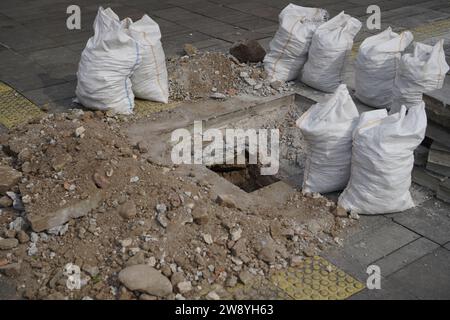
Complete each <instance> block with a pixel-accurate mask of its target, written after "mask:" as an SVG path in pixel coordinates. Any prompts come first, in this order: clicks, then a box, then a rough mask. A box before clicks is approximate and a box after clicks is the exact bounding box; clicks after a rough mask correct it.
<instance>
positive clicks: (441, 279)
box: [388, 248, 450, 299]
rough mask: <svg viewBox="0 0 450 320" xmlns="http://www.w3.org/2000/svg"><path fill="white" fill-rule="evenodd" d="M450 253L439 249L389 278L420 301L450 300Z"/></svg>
mask: <svg viewBox="0 0 450 320" xmlns="http://www.w3.org/2000/svg"><path fill="white" fill-rule="evenodd" d="M449 266H450V251H448V250H446V249H444V248H439V249H437V250H435V251H434V252H432V253H430V254H428V255H426V256H424V257H422V258H420V259H419V260H417V261H415V262H413V263H411V264H409V265H408V266H406V267H404V268H403V269H400V270H399V271H397V272H396V273H394V274H392V275H391V276H389V277H388V279H393V280H395V281H396V282H398V283H400V284H401V285H402V286H407V288H408V291H409V292H411V293H413V294H414V295H415V296H417V297H418V298H420V299H450V267H449Z"/></svg>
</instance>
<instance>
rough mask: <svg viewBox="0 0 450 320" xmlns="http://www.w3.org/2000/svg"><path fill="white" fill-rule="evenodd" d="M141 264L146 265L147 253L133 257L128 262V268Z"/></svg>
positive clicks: (138, 253)
mask: <svg viewBox="0 0 450 320" xmlns="http://www.w3.org/2000/svg"><path fill="white" fill-rule="evenodd" d="M139 264H145V252H144V251H139V252H137V253H136V254H135V255H134V256H132V257H131V258H130V259H128V260H127V262H126V264H125V265H126V266H127V267H129V266H134V265H139Z"/></svg>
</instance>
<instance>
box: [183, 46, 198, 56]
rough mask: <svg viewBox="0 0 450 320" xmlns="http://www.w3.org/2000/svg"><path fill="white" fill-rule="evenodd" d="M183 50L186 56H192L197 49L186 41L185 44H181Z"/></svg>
mask: <svg viewBox="0 0 450 320" xmlns="http://www.w3.org/2000/svg"><path fill="white" fill-rule="evenodd" d="M183 51H184V53H185V54H187V55H188V56H190V57H192V56H194V55H196V54H197V51H198V50H197V48H196V47H194V46H193V45H192V44H190V43H186V44H185V45H184V46H183Z"/></svg>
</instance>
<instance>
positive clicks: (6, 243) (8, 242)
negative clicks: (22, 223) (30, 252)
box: [0, 238, 19, 250]
mask: <svg viewBox="0 0 450 320" xmlns="http://www.w3.org/2000/svg"><path fill="white" fill-rule="evenodd" d="M18 244H19V240H17V239H15V238H8V239H1V240H0V250H10V249H14V248H15V247H17V245H18Z"/></svg>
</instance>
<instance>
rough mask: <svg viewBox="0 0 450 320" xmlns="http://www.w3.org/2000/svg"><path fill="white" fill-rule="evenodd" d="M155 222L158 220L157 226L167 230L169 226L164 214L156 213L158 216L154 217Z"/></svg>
mask: <svg viewBox="0 0 450 320" xmlns="http://www.w3.org/2000/svg"><path fill="white" fill-rule="evenodd" d="M156 220H158V222H159V224H160V225H161V226H162V227H164V228H167V226H168V225H169V220H168V219H167V216H166V214H165V213H158V215H157V216H156Z"/></svg>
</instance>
